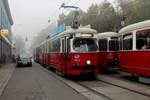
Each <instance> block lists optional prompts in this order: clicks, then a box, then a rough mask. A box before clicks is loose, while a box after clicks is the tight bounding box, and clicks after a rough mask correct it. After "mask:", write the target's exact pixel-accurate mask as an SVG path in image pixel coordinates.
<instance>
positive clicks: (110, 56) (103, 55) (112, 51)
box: [98, 32, 119, 71]
mask: <svg viewBox="0 0 150 100" xmlns="http://www.w3.org/2000/svg"><path fill="white" fill-rule="evenodd" d="M98 43H99V64H100V65H99V66H100V70H105V71H109V69H110V68H117V67H118V55H117V53H118V50H119V37H118V33H115V32H105V33H99V34H98Z"/></svg>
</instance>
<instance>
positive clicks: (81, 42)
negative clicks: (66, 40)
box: [73, 38, 98, 52]
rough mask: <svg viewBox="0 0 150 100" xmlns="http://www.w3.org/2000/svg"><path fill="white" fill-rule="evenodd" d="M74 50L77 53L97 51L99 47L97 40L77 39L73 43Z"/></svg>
mask: <svg viewBox="0 0 150 100" xmlns="http://www.w3.org/2000/svg"><path fill="white" fill-rule="evenodd" d="M73 48H74V50H75V51H81V52H84V51H97V50H98V47H97V44H96V40H94V39H88V38H76V39H75V40H74V42H73Z"/></svg>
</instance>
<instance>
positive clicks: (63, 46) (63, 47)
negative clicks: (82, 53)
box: [62, 39, 65, 52]
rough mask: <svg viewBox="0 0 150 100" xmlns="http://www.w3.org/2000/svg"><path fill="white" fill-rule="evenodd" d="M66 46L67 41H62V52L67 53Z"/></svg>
mask: <svg viewBox="0 0 150 100" xmlns="http://www.w3.org/2000/svg"><path fill="white" fill-rule="evenodd" d="M64 44H65V40H64V39H63V40H62V52H65V45H64Z"/></svg>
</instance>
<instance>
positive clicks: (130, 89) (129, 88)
mask: <svg viewBox="0 0 150 100" xmlns="http://www.w3.org/2000/svg"><path fill="white" fill-rule="evenodd" d="M104 77H106V75H105V76H104ZM109 78H111V79H113V80H114V81H116V80H117V81H118V84H116V83H117V82H116V83H115V82H114V81H113V80H111V82H110V81H108V79H105V80H104V79H101V78H99V79H98V80H99V81H101V82H103V83H106V84H110V85H113V86H116V87H120V88H122V89H126V90H128V91H131V92H134V93H137V94H141V95H144V96H147V97H150V93H146V92H144V93H143V91H142V89H133V88H131V87H134V86H133V84H134V85H140V86H139V87H141V88H144V87H145V88H146V87H147V88H148V89H150V88H149V87H148V86H147V85H143V84H140V83H136V82H131V81H129V80H125V79H120V78H118V77H115V76H112V75H111V76H109ZM106 80H107V81H106ZM122 82H124V83H126V84H128V86H124V85H123V84H119V83H122ZM130 85H132V86H130ZM139 90H141V91H139Z"/></svg>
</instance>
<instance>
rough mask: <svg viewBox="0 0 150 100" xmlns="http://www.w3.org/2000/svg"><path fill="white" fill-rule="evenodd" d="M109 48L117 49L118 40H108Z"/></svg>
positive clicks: (111, 49)
mask: <svg viewBox="0 0 150 100" xmlns="http://www.w3.org/2000/svg"><path fill="white" fill-rule="evenodd" d="M109 50H110V51H118V50H119V42H118V40H110V41H109Z"/></svg>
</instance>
